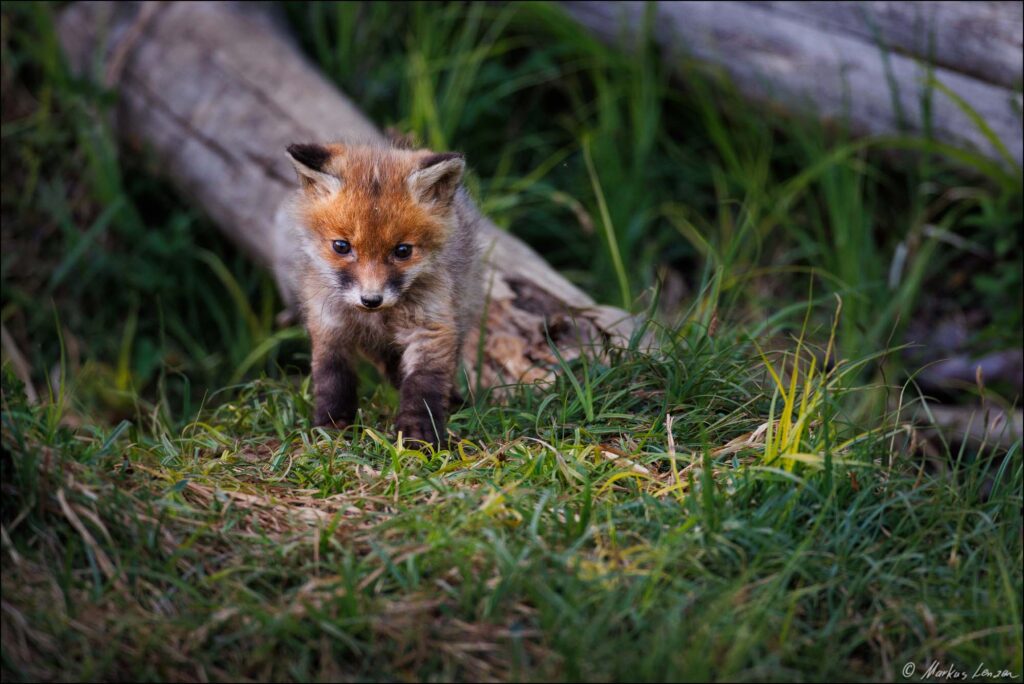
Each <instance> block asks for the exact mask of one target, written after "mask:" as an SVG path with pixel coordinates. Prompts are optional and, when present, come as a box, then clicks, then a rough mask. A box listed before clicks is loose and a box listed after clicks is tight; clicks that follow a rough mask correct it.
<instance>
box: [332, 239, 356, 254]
mask: <svg viewBox="0 0 1024 684" xmlns="http://www.w3.org/2000/svg"><path fill="white" fill-rule="evenodd" d="M331 247H333V248H334V251H335V252H337V253H338V254H348V253H349V252H351V251H352V245H350V244H348V240H335V241H334V242H332V243H331Z"/></svg>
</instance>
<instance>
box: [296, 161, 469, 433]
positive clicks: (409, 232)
mask: <svg viewBox="0 0 1024 684" xmlns="http://www.w3.org/2000/svg"><path fill="white" fill-rule="evenodd" d="M289 152H290V153H291V155H292V158H293V161H294V163H295V166H296V170H297V171H298V173H299V179H300V184H301V186H302V187H301V188H300V189H299V190H298V191H297V192H296V193H295V196H294V198H293V201H292V214H293V219H294V220H293V226H292V230H291V232H290V233H289V234H288V235H287V236H286V238H285V240H286V242H287V243H288V244H287V245H286V246H285V249H288V250H290V253H291V254H292V258H291V264H292V266H291V268H290V269H289V270H290V272H291V273H292V274H293V278H292V280H293V281H294V285H296V286H297V287H296V289H297V291H298V293H299V300H300V301H299V304H300V308H301V311H302V314H303V320H304V322H305V324H306V328H307V330H308V331H309V335H310V339H311V341H312V345H313V382H314V388H315V393H316V404H317V409H316V416H315V422H316V423H317V424H319V425H333V426H344V425H347V424H349V423H350V422H351V421H352V420H353V418H354V414H355V408H356V405H355V397H356V394H355V375H354V373H353V372H352V368H351V364H352V361H353V356H355V355H362V356H365V357H367V358H369V359H370V360H371V361H373V362H374V363H376V364H377V365H378V366H379V367H381V368H382V369H383V370H384V371H385V372H386V374H387V376H388V378H389V379H390V380H391V381H392V382H393V383H394V384H395V385H396V386H398V387H399V389H400V394H401V403H400V406H399V416H398V421H397V423H398V428H399V431H400V432H403V433H404V434H405V436H406V437H407V438H411V439H420V440H425V441H428V442H433V443H435V444H437V443H439V442H440V441H441V440H442V438H443V437H444V434H443V426H444V420H445V416H446V414H447V411H448V408H449V407H448V396H449V394H450V392H451V388H452V380H453V375H454V371H455V366H456V363H457V361H458V358H459V352H460V350H461V347H462V342H463V339H464V336H465V333H466V330H467V329H468V326H469V325H471V324H473V323H474V322H475V321H477V320H478V316H479V313H480V304H481V302H482V291H483V288H482V287H481V284H480V263H479V262H480V254H479V246H478V243H477V222H478V218H477V214H476V213H475V212H474V211H473V210H472V208H471V206H470V203H469V200H468V197H467V196H466V193H465V191H464V190H463V189H462V188H461V187H460V185H459V182H460V179H461V174H462V169H463V161H462V157H461V155H455V154H451V153H444V154H435V153H432V152H429V151H426V150H396V149H393V148H380V147H345V146H341V145H328V146H320V145H297V146H296V145H293V146H292V147H291V148H289Z"/></svg>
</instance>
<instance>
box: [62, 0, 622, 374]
mask: <svg viewBox="0 0 1024 684" xmlns="http://www.w3.org/2000/svg"><path fill="white" fill-rule="evenodd" d="M58 31H59V35H60V40H61V43H62V45H63V47H64V50H65V52H66V53H67V55H68V59H69V62H70V64H71V66H72V68H74V69H76V70H78V71H80V72H83V71H86V70H87V69H89V68H91V67H92V66H93V65H94V64H96V60H95V57H96V55H97V53H98V54H99V56H100V57H101V59H100V60H99V61H98V63H99V64H100V69H101V70H102V73H101V74H96V76H97V77H99V78H102V79H104V80H105V81H106V83H107V84H108V85H110V86H115V87H116V88H117V91H118V93H119V96H120V99H119V102H118V106H117V108H116V112H115V113H114V116H115V119H114V125H115V127H116V130H117V132H118V134H119V136H120V137H121V138H122V139H123V141H124V142H126V143H127V144H128V145H129V146H134V147H143V146H144V147H147V148H150V149H151V150H152V152H153V154H154V155H155V157H156V159H158V160H159V162H160V163H161V165H162V166H163V169H164V170H165V171H166V173H167V175H168V176H169V177H170V179H171V181H172V182H173V183H174V184H175V185H176V186H177V187H178V188H179V189H180V190H181V191H182V192H183V193H184V194H185V195H186V196H188V197H190V198H191V199H193V200H195V201H196V202H197V203H198V204H199V206H200V207H202V208H203V209H204V210H205V211H206V212H207V213H208V214H209V215H210V217H211V218H212V219H213V220H214V221H215V222H216V224H217V226H218V227H219V228H220V230H222V231H223V232H224V234H225V235H226V236H227V237H229V238H230V239H231V240H232V241H233V242H235V243H236V244H238V245H239V246H240V247H242V248H243V249H244V250H245V251H246V252H248V253H249V254H250V255H251V256H252V257H253V258H254V259H255V260H256V261H258V262H259V263H260V264H262V265H264V266H267V267H269V268H270V269H271V271H272V272H274V274H275V277H276V279H277V283H278V287H279V289H280V290H281V295H282V297H283V299H284V300H285V302H286V304H287V305H288V306H292V305H293V304H294V293H292V292H290V291H288V289H287V285H286V279H284V278H282V277H281V273H282V270H281V269H282V268H283V263H284V262H283V256H284V255H283V254H282V250H279V249H275V244H276V243H277V238H278V236H280V235H281V231H282V228H283V225H284V223H283V221H284V220H285V219H284V215H283V212H281V211H279V210H280V209H281V206H282V202H283V200H284V199H285V198H286V197H287V195H288V194H289V193H290V192H291V190H292V189H293V187H294V186H295V179H294V172H293V170H292V169H291V166H290V164H289V162H288V160H287V157H286V154H285V147H286V146H287V145H288V144H289V143H292V142H315V141H337V140H347V141H368V142H369V141H380V140H382V135H381V133H380V132H379V131H378V130H377V129H376V128H375V127H374V125H373V124H372V123H371V122H370V121H369V120H368V119H366V117H364V116H363V115H362V114H361V113H360V112H359V111H358V109H356V107H355V106H353V104H352V103H351V102H350V101H349V100H348V99H346V98H345V96H344V95H343V94H342V93H341V92H339V91H338V90H337V89H336V88H335V87H334V85H332V84H331V83H330V82H328V81H327V80H326V79H325V78H324V77H323V76H322V75H321V74H320V73H319V72H318V70H317V69H316V68H315V67H314V65H312V64H311V63H310V62H309V61H308V60H307V59H306V58H305V57H304V56H303V55H302V54H301V52H300V51H299V49H298V47H297V45H296V44H295V42H294V41H293V40H292V39H291V38H290V37H289V36H288V34H287V28H286V26H285V25H284V23H283V22H282V21H280V20H279V19H278V18H276V15H274V14H272V13H271V12H270V11H268V9H267V8H266V7H265V6H262V5H255V4H253V5H250V4H248V3H246V4H234V3H207V2H195V3H193V2H171V3H144V4H140V3H105V2H103V3H92V2H90V3H84V2H83V3H76V4H74V5H71V6H70V7H68V8H67V9H66V10H64V11H63V12H62V14H61V17H60V19H59V22H58ZM469 161H470V163H472V160H469ZM481 225H482V235H483V240H482V242H483V243H484V246H485V250H484V251H485V253H486V254H487V255H489V256H488V257H486V261H487V276H486V278H485V281H484V282H483V283H481V287H484V288H486V289H488V290H489V298H488V300H489V307H488V311H487V317H486V324H485V328H486V333H485V337H484V341H483V345H482V347H483V358H482V360H478V344H479V334H478V333H477V332H476V331H474V332H473V333H471V334H470V335H469V339H467V342H466V347H465V349H464V355H463V357H464V359H463V360H464V366H465V368H466V370H467V372H468V373H469V374H470V380H471V382H474V383H475V382H476V380H477V379H476V377H475V371H476V369H477V368H480V369H481V375H480V377H479V382H480V383H481V384H482V385H483V386H494V385H497V384H501V383H507V382H516V381H526V382H529V381H534V380H538V379H543V378H547V377H550V374H551V364H553V363H554V362H555V361H556V358H555V357H554V355H553V354H552V353H551V351H550V348H549V345H548V341H547V336H548V335H550V336H551V338H552V339H553V341H554V342H555V343H556V345H557V346H558V347H559V348H560V349H561V353H563V355H564V356H566V357H567V358H572V357H573V356H575V355H577V354H578V353H579V350H580V347H581V344H588V343H593V342H600V341H602V340H604V339H616V340H618V341H620V342H621V341H622V340H623V339H625V338H627V337H628V336H629V335H630V334H631V332H632V329H633V321H632V319H630V318H629V317H628V315H627V314H626V313H625V312H624V311H622V310H619V309H615V308H612V307H606V306H597V305H595V303H594V301H593V300H592V299H591V298H590V297H588V296H587V295H586V294H584V293H583V292H581V291H580V290H579V289H578V288H576V287H575V286H574V285H573V284H571V283H570V282H569V281H568V280H566V279H565V278H564V277H562V276H561V275H559V274H558V273H557V272H556V271H554V270H553V269H552V268H551V267H550V266H549V265H548V264H547V263H545V261H544V260H543V259H542V258H541V257H540V256H538V255H537V254H536V253H535V252H534V251H533V250H532V249H531V248H530V247H528V246H527V245H526V244H524V243H523V242H522V241H520V240H519V239H517V238H516V237H514V236H512V235H510V234H508V233H506V232H504V231H502V230H500V229H499V228H498V227H497V226H495V225H494V224H493V223H492V222H490V221H488V220H486V219H485V220H483V221H482V222H481ZM478 364H479V365H478Z"/></svg>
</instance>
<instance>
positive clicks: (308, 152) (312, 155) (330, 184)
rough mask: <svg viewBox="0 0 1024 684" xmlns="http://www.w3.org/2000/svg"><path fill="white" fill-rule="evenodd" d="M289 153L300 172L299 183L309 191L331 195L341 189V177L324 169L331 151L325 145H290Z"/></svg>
mask: <svg viewBox="0 0 1024 684" xmlns="http://www.w3.org/2000/svg"><path fill="white" fill-rule="evenodd" d="M288 155H289V156H290V157H291V160H292V166H294V167H295V171H296V173H298V174H299V183H300V184H301V185H302V188H303V189H304V190H306V191H307V192H310V193H312V194H314V195H316V196H319V197H330V196H331V195H333V194H334V193H336V192H338V190H340V189H341V179H340V178H338V177H337V176H335V175H334V174H331V173H327V172H326V171H324V169H325V168H326V166H327V162H328V161H330V159H331V151H330V150H328V149H327V148H326V147H324V146H323V145H289V146H288Z"/></svg>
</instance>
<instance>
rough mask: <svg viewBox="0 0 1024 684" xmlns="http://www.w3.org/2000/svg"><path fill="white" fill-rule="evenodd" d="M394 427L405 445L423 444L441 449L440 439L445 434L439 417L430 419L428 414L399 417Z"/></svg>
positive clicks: (442, 422) (442, 421)
mask: <svg viewBox="0 0 1024 684" xmlns="http://www.w3.org/2000/svg"><path fill="white" fill-rule="evenodd" d="M395 427H396V428H397V429H398V432H400V433H401V434H402V439H403V440H404V441H405V442H406V443H409V442H425V443H426V444H429V445H431V446H433V447H434V448H440V447H441V437H443V436H444V434H445V429H444V420H443V419H441V418H440V416H434V417H433V419H431V416H430V415H429V414H427V415H418V414H417V415H404V416H399V417H398V420H397V421H396V426H395ZM435 427H436V431H435Z"/></svg>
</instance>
